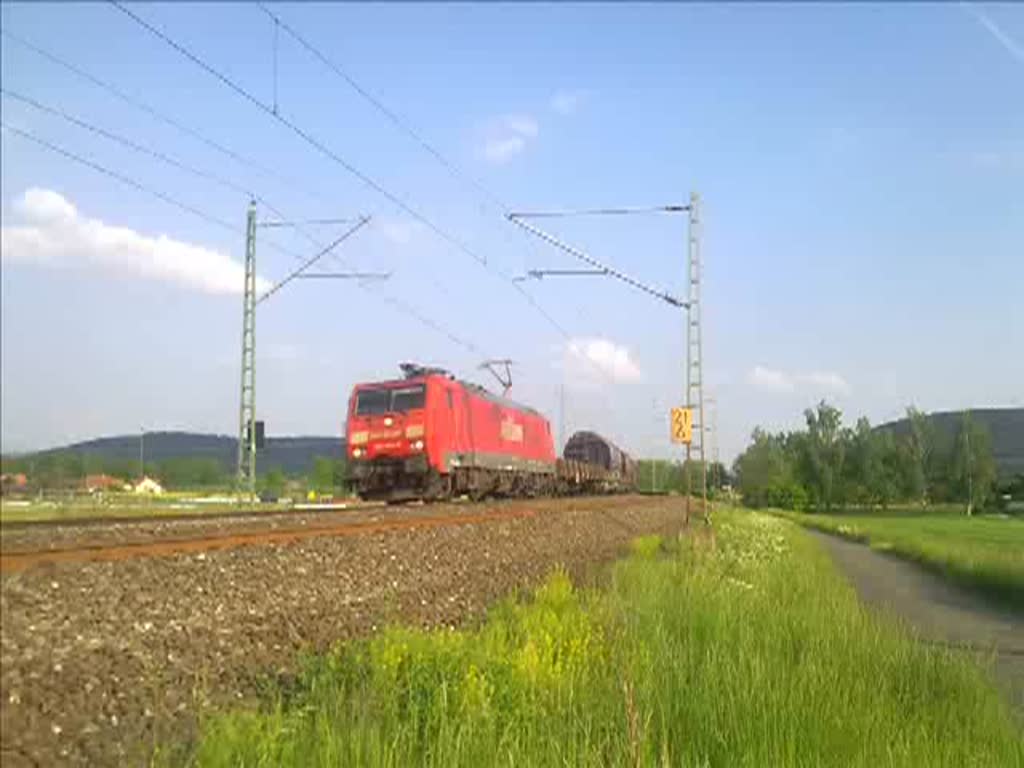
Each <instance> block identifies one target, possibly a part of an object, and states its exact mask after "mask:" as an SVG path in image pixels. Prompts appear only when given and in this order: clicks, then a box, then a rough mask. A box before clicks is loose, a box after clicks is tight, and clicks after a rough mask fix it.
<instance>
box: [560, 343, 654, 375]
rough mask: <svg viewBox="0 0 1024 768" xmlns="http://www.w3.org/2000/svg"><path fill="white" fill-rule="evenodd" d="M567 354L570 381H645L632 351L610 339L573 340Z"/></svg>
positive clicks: (567, 371)
mask: <svg viewBox="0 0 1024 768" xmlns="http://www.w3.org/2000/svg"><path fill="white" fill-rule="evenodd" d="M565 352H566V373H567V374H568V375H569V377H570V379H575V380H587V381H595V380H601V379H603V380H605V381H608V380H611V381H613V382H631V381H639V380H640V379H641V378H642V374H641V372H640V368H639V367H638V366H637V364H636V362H634V360H633V358H632V356H631V355H630V352H629V349H628V348H626V347H624V346H620V345H619V344H616V343H615V342H613V341H611V340H609V339H602V338H580V339H572V340H570V342H569V343H568V345H567V346H566V350H565Z"/></svg>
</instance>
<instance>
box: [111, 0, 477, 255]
mask: <svg viewBox="0 0 1024 768" xmlns="http://www.w3.org/2000/svg"><path fill="white" fill-rule="evenodd" d="M111 4H112V5H113V6H114V7H115V8H117V9H118V10H119V11H121V12H122V13H123V14H125V15H126V16H128V17H129V18H130V19H132V21H134V22H135V23H136V24H138V25H139V26H141V27H142V28H143V29H145V30H147V31H148V32H149V33H150V34H152V35H154V36H155V37H157V38H158V39H160V40H162V41H163V42H164V43H166V44H167V45H169V46H170V47H171V48H173V49H174V50H176V51H177V52H178V53H180V54H181V55H182V56H184V57H185V58H187V59H188V60H189V61H191V62H192V63H194V64H195V65H196V66H198V67H199V68H201V69H202V70H204V71H205V72H207V73H208V74H210V75H211V76H212V77H214V78H216V79H217V80H219V81H220V82H221V83H223V84H224V85H225V86H227V87H228V88H230V89H231V90H232V91H234V92H235V93H237V94H238V95H239V96H241V97H242V98H243V99H245V100H246V101H248V102H249V103H250V104H252V105H253V106H255V107H256V108H258V109H259V110H261V111H263V112H265V113H266V114H268V115H270V116H271V117H272V118H274V119H275V120H277V121H278V122H279V123H281V124H282V125H283V126H285V127H286V128H288V129H289V130H291V131H292V132H293V133H294V134H295V135H296V136H299V137H300V138H301V139H303V140H304V141H305V142H306V143H307V144H309V145H310V146H312V147H314V148H316V149H317V150H319V151H320V152H321V154H323V155H324V156H325V157H328V158H330V159H331V160H333V161H334V162H335V163H337V164H338V165H340V166H341V167H342V168H344V169H345V170H346V171H348V172H349V173H350V174H352V175H353V176H355V177H356V178H357V179H359V180H360V181H362V182H363V183H364V184H365V185H366V186H368V187H370V188H371V189H372V190H374V191H375V192H377V193H378V194H380V195H382V196H383V197H385V198H387V199H388V200H389V201H391V202H392V203H394V204H395V205H397V206H398V207H399V208H401V209H402V210H403V211H405V213H407V214H408V215H409V216H412V217H413V218H414V219H416V220H417V221H418V222H420V223H421V224H422V225H423V226H425V227H427V228H428V229H430V230H431V231H432V232H433V233H434V234H436V235H437V236H438V237H440V238H441V239H443V240H445V241H446V242H448V243H450V244H451V245H453V246H455V247H456V248H458V249H459V250H460V251H462V252H463V253H465V254H466V255H468V256H470V257H471V258H473V259H475V260H476V261H478V262H479V263H481V264H486V263H487V259H486V258H485V257H483V256H481V255H480V254H478V253H477V252H476V251H474V250H473V249H471V248H470V247H469V246H468V245H466V244H465V243H463V242H462V241H461V240H459V239H458V238H456V237H455V236H454V235H452V234H450V233H448V232H447V231H446V230H444V229H442V228H441V227H440V226H438V225H437V224H435V223H434V222H433V221H431V220H430V219H429V218H427V217H426V216H425V215H423V214H422V213H420V212H419V211H418V210H416V209H415V208H413V207H412V206H411V205H409V204H408V203H407V202H405V201H404V200H402V198H400V197H399V196H398V195H396V194H395V193H393V192H391V191H390V190H388V189H387V188H386V187H384V186H383V185H382V184H381V183H380V182H378V181H376V180H375V179H373V178H372V177H370V176H368V175H367V174H365V173H363V171H361V170H359V169H358V168H356V167H355V166H354V165H352V163H350V162H349V161H348V160H346V159H345V158H343V157H342V156H341V155H339V154H338V153H337V152H335V151H334V150H332V149H331V148H330V147H328V146H326V145H325V144H324V143H323V142H321V141H319V140H318V139H316V138H315V137H313V136H312V135H310V134H309V133H307V132H306V131H305V130H303V129H302V128H300V127H299V126H298V125H296V124H295V123H293V122H292V121H291V120H289V119H288V118H286V117H284V116H282V115H281V114H280V113H279V112H274V110H273V109H272V108H271V107H268V106H267V105H266V104H264V103H263V102H262V101H260V100H259V99H258V98H256V97H255V96H254V95H253V94H252V93H250V92H249V91H247V90H246V89H245V88H243V87H242V86H240V85H239V84H238V83H236V82H235V81H234V80H232V79H231V78H229V77H228V76H227V75H225V74H224V73H222V72H221V71H219V70H218V69H216V68H215V67H213V66H211V65H210V64H208V63H206V61H204V60H203V59H201V58H200V57H199V56H197V55H196V54H194V53H192V51H190V50H189V49H188V48H186V47H185V46H184V45H182V44H180V43H178V42H177V41H175V40H174V39H173V38H171V37H170V36H169V35H167V34H165V33H164V32H162V31H161V30H159V29H157V28H156V27H154V26H153V25H152V24H150V23H149V22H148V21H146V20H145V19H143V18H142V17H140V16H138V15H137V14H135V13H134V12H133V11H131V10H130V9H128V8H127V7H125V6H124V5H123V4H122V3H120V2H118V0H111Z"/></svg>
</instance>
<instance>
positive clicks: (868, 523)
mask: <svg viewBox="0 0 1024 768" xmlns="http://www.w3.org/2000/svg"><path fill="white" fill-rule="evenodd" d="M780 514H783V515H784V516H785V517H787V518H788V519H790V520H793V521H795V522H798V523H800V524H801V525H805V526H808V527H811V528H816V529H818V530H822V531H826V532H828V533H835V534H838V535H840V536H843V537H845V538H849V539H853V540H855V541H863V542H866V543H868V544H870V545H871V547H873V548H874V549H877V550H880V551H884V552H892V553H893V554H896V555H900V556H901V557H905V558H907V559H910V560H914V561H916V562H918V563H920V564H922V565H924V566H926V567H928V568H930V569H932V570H934V571H937V572H939V573H941V574H943V575H945V576H947V577H949V578H951V579H953V580H955V581H957V582H959V583H960V584H962V585H964V586H967V587H970V588H972V589H975V590H976V591H979V592H982V593H984V594H987V595H989V596H991V597H993V598H995V599H996V600H999V601H1000V602H1002V603H1004V604H1006V605H1010V606H1014V607H1016V608H1018V609H1021V610H1024V520H1020V519H1016V518H1010V517H994V516H976V517H965V516H964V515H962V514H916V515H907V514H899V513H896V514H864V515H847V514H843V515H818V514H814V515H810V514H801V513H789V512H784V513H780Z"/></svg>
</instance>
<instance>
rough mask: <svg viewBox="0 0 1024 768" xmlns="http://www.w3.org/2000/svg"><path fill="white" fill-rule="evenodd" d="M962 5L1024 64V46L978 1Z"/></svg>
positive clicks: (961, 5) (1007, 50)
mask: <svg viewBox="0 0 1024 768" xmlns="http://www.w3.org/2000/svg"><path fill="white" fill-rule="evenodd" d="M960 7H961V8H963V9H964V10H965V11H967V12H968V13H970V14H971V15H972V16H974V18H975V19H977V20H978V23H979V24H981V26H983V27H984V28H985V29H987V30H988V32H989V34H990V35H992V37H994V38H995V39H996V41H998V43H999V44H1000V45H1001V46H1003V48H1005V49H1006V52H1007V53H1009V54H1010V55H1011V56H1012V57H1013V58H1015V59H1016V60H1017V61H1019V62H1020V63H1021V64H1024V46H1022V45H1021V44H1020V43H1018V42H1017V41H1016V40H1014V39H1013V38H1012V37H1010V36H1009V35H1008V34H1007V33H1006V31H1005V30H1004V29H1003V28H1002V27H1000V26H999V25H998V24H996V23H995V21H993V20H992V17H991V16H989V15H988V14H987V13H985V11H983V10H982V9H981V8H980V7H979V6H978V5H977V4H976V3H960Z"/></svg>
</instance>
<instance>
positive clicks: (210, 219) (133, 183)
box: [0, 122, 244, 234]
mask: <svg viewBox="0 0 1024 768" xmlns="http://www.w3.org/2000/svg"><path fill="white" fill-rule="evenodd" d="M0 125H2V126H3V127H4V130H7V131H10V132H11V133H13V134H15V135H17V136H21V137H22V138H24V139H28V140H29V141H32V142H34V143H36V144H38V145H39V146H41V147H44V148H46V149H48V150H50V151H51V152H55V153H57V154H59V155H63V156H64V157H66V158H67V159H68V160H72V161H74V162H76V163H79V164H80V165H84V166H86V167H88V168H92V169H93V170H94V171H97V172H99V173H102V174H103V175H105V176H109V177H110V178H112V179H116V180H117V181H119V182H121V183H122V184H126V185H127V186H130V187H133V188H134V189H137V190H139V191H140V192H145V193H146V194H148V195H151V196H153V197H156V198H158V199H160V200H162V201H164V202H165V203H168V204H169V205H173V206H174V207H176V208H179V209H181V210H183V211H186V212H187V213H191V214H192V215H193V216H198V217H199V218H200V219H203V220H204V221H206V222H207V223H209V224H214V225H216V226H218V227H221V228H223V229H226V230H227V231H229V232H231V233H233V234H239V233H241V234H244V230H243V229H241V228H239V227H238V226H236V225H234V224H231V223H230V222H227V221H224V219H219V218H217V217H216V216H211V215H210V214H208V213H206V212H205V211H203V210H201V209H199V208H196V207H195V206H194V205H190V204H188V203H185V202H182V201H181V200H178V199H177V198H174V197H172V196H170V195H168V194H167V193H166V192H161V191H160V190H158V189H153V188H152V187H149V186H146V185H145V184H143V183H142V182H140V181H138V180H137V179H133V178H131V177H130V176H126V175H124V174H122V173H118V172H117V171H115V170H112V169H110V168H107V167H106V166H105V165H101V164H100V163H97V162H95V161H93V160H90V159H88V158H86V157H82V156H81V155H79V154H76V153H74V152H72V151H70V150H68V149H64V148H63V147H60V146H58V145H56V144H52V143H51V142H49V141H47V140H46V139H44V138H41V137H39V136H36V135H35V134H33V133H30V132H28V131H24V130H22V129H21V128H18V127H16V126H13V125H11V124H9V123H7V122H0Z"/></svg>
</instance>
